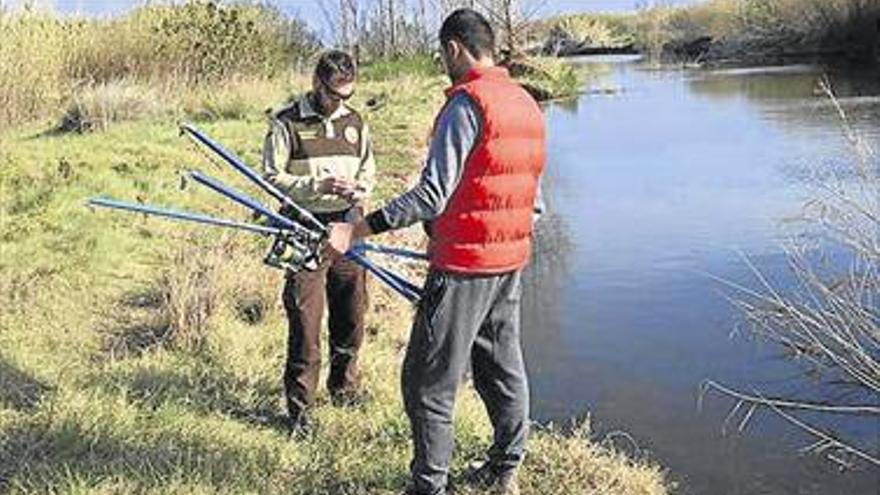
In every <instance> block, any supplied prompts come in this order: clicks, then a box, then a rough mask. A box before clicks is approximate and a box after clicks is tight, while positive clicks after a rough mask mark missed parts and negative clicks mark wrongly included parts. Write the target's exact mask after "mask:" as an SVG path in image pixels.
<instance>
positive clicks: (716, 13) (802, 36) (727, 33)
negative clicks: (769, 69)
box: [637, 0, 880, 62]
mask: <svg viewBox="0 0 880 495" xmlns="http://www.w3.org/2000/svg"><path fill="white" fill-rule="evenodd" d="M638 17H639V19H638V21H637V30H638V32H639V33H641V34H640V38H641V39H642V40H643V46H645V48H646V49H647V50H649V51H650V52H651V53H654V54H662V55H665V56H667V57H675V58H691V59H694V58H700V59H706V60H725V61H731V62H751V61H754V62H765V61H767V62H773V61H775V60H780V59H783V58H785V57H799V56H800V57H821V56H827V57H846V58H852V59H859V60H866V61H872V60H873V61H876V60H877V59H878V56H880V45H878V44H880V27H878V26H877V20H878V18H880V4H878V3H877V2H874V1H873V0H817V1H813V2H803V1H800V0H744V1H737V0H709V1H707V2H705V3H702V4H698V5H695V6H692V7H688V8H680V9H670V8H657V9H650V10H646V11H644V12H642V13H640V15H639V16H638Z"/></svg>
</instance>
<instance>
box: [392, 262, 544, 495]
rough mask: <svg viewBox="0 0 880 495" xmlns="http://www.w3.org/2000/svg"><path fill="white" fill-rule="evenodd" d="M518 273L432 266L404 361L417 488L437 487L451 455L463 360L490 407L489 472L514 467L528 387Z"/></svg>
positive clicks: (521, 445)
mask: <svg viewBox="0 0 880 495" xmlns="http://www.w3.org/2000/svg"><path fill="white" fill-rule="evenodd" d="M521 292H522V286H521V278H520V272H519V271H516V272H511V273H506V274H502V275H492V276H468V275H458V274H452V273H445V272H439V271H435V270H431V271H430V272H429V274H428V278H427V281H426V282H425V293H424V296H423V299H422V302H421V303H420V305H419V308H418V311H417V313H416V318H415V322H414V323H413V328H412V334H411V336H410V341H409V346H408V347H407V350H406V358H405V359H404V363H403V377H402V388H403V400H404V406H405V407H406V413H407V415H408V416H409V420H410V424H411V426H412V438H413V447H414V457H413V461H412V464H411V470H412V478H413V483H414V485H415V489H416V490H417V493H424V494H430V495H433V494H440V493H444V490H445V488H446V483H447V476H448V471H449V462H450V459H451V457H452V451H453V443H454V431H453V425H452V413H453V407H454V405H455V396H456V392H457V390H458V385H459V383H460V382H461V380H462V377H463V375H464V373H465V370H466V369H467V365H468V363H469V362H470V364H471V369H472V372H473V380H474V386H475V388H476V389H477V392H478V393H479V394H480V397H481V398H482V400H483V403H484V404H485V406H486V411H487V412H488V414H489V419H490V421H491V423H492V426H493V428H494V441H493V444H492V447H491V448H490V449H489V461H490V463H491V465H492V467H493V469H494V470H495V471H496V472H503V471H505V470H508V469H514V468H516V467H517V466H519V464H520V462H521V461H522V458H523V455H524V453H525V444H526V436H527V434H528V416H529V391H528V384H527V381H526V371H525V365H524V363H523V357H522V349H521V347H520V314H519V311H520V300H521V297H520V295H521Z"/></svg>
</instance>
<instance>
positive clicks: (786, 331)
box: [698, 78, 880, 467]
mask: <svg viewBox="0 0 880 495" xmlns="http://www.w3.org/2000/svg"><path fill="white" fill-rule="evenodd" d="M818 87H819V89H821V91H823V92H824V93H825V95H826V96H827V97H828V98H829V99H830V100H831V101H832V103H833V105H834V108H835V111H836V113H837V115H838V116H839V118H840V123H841V128H842V132H843V134H844V137H845V139H846V141H847V143H848V145H849V147H850V152H851V155H852V159H851V160H850V161H851V164H852V168H853V170H851V171H849V172H848V173H847V172H846V171H844V172H841V171H838V170H835V169H834V168H832V167H828V168H827V169H822V168H819V167H817V169H816V170H815V171H814V174H813V175H814V179H815V181H816V187H815V194H814V196H815V197H814V198H813V199H812V200H810V201H809V202H807V204H806V205H805V206H804V209H803V213H802V216H801V218H800V219H799V220H798V223H799V225H800V226H801V229H800V231H799V232H798V233H797V234H796V235H794V236H793V237H792V238H791V239H790V240H789V241H788V242H787V244H786V246H785V253H786V256H787V258H788V267H789V270H790V272H791V273H792V274H793V276H794V282H795V284H794V285H793V290H790V291H786V292H783V291H781V290H780V289H778V288H777V287H775V286H774V284H773V283H771V281H770V280H769V279H768V277H767V276H765V274H764V273H762V271H761V270H760V269H759V268H758V267H756V266H755V265H754V264H753V263H752V262H751V261H750V260H749V259H748V257H744V261H745V263H746V264H747V265H748V266H749V268H750V269H751V270H752V273H753V274H754V276H755V278H756V279H757V281H758V284H759V286H760V287H759V288H758V289H752V288H748V287H746V286H745V285H743V284H737V283H734V282H731V281H728V280H723V279H720V278H717V277H713V278H715V280H718V281H720V282H721V283H723V284H724V285H725V286H726V287H728V288H729V289H731V290H732V291H733V292H734V294H735V295H734V296H731V297H729V299H730V300H731V302H732V303H733V304H734V305H735V306H736V307H737V308H738V309H740V310H741V311H742V314H743V315H744V317H745V320H746V321H747V322H748V324H749V326H750V329H751V332H752V333H753V334H754V335H756V336H758V337H760V338H763V339H766V340H768V341H769V342H771V343H773V344H775V345H776V346H778V347H779V348H781V349H782V350H784V351H785V352H786V353H787V355H788V356H790V357H791V359H792V360H793V361H795V362H797V363H799V364H800V365H801V366H802V367H803V368H804V371H805V372H806V375H807V376H810V377H811V378H814V379H815V380H814V381H813V382H812V383H811V386H812V389H813V390H812V391H811V393H815V394H821V393H822V392H826V391H828V390H832V391H835V390H840V389H841V388H842V387H849V389H850V390H853V391H855V393H856V395H857V396H858V397H859V400H858V402H855V403H853V402H849V401H846V402H847V403H844V401H843V399H842V398H841V397H840V396H838V397H836V398H835V399H834V400H830V401H822V400H815V399H812V400H808V399H804V398H802V397H793V396H787V397H773V398H771V397H768V395H766V394H764V393H762V392H760V391H757V390H755V391H753V392H752V393H745V392H742V391H740V390H735V389H733V388H730V387H728V386H725V385H722V384H720V383H718V382H716V381H713V380H707V381H705V382H704V383H703V384H702V385H701V387H700V393H699V397H698V405H699V406H700V407H701V406H702V403H703V401H704V399H705V396H706V395H707V394H708V393H709V392H710V391H716V392H719V393H721V394H723V395H725V396H727V397H731V398H733V399H735V400H736V403H735V405H734V406H733V407H732V408H731V410H730V411H729V413H728V415H727V418H726V419H725V421H724V425H725V426H724V429H725V430H726V429H727V425H728V424H730V423H731V422H732V421H734V420H738V421H739V424H738V429H739V431H743V430H744V429H745V428H746V427H747V426H748V424H749V423H750V421H751V420H752V418H753V415H754V413H755V412H756V411H757V410H759V409H762V408H763V409H767V410H770V411H772V412H774V413H775V414H777V415H778V416H779V417H781V418H783V419H784V420H786V421H787V422H788V423H790V424H792V425H794V426H796V427H797V428H799V429H800V430H802V431H804V432H806V433H807V434H809V435H810V436H812V437H814V438H815V439H816V442H815V443H814V444H812V445H810V446H808V447H806V448H805V449H803V451H804V452H810V453H814V454H821V455H824V456H826V458H828V459H829V460H832V461H834V462H837V463H838V464H840V465H841V466H844V467H851V466H852V465H853V463H852V462H849V460H851V459H854V458H857V459H860V460H862V461H865V462H868V463H870V464H873V465H875V466H880V446H877V445H873V444H872V445H871V446H869V447H862V446H861V445H860V439H859V438H853V437H851V436H850V437H849V438H847V437H845V436H843V435H841V434H839V433H835V432H830V431H826V430H825V429H823V428H821V427H819V426H816V425H815V424H813V423H811V422H808V421H806V420H805V419H804V418H803V417H802V415H804V414H813V415H819V416H821V417H822V418H826V420H827V421H829V422H830V424H836V425H840V424H841V423H840V421H843V420H844V418H849V419H848V420H869V421H880V308H878V303H880V163H877V160H876V155H875V153H874V151H873V149H872V148H871V147H870V145H869V144H868V143H867V141H865V139H863V137H862V136H861V135H860V134H859V133H858V131H857V130H856V129H855V128H854V127H853V125H852V122H851V121H850V119H849V118H848V116H847V114H846V112H845V111H844V110H843V107H842V106H841V105H840V102H839V100H838V99H837V97H836V96H835V94H834V92H833V91H832V89H831V84H830V82H829V80H828V79H827V78H822V79H821V80H820V81H819V82H818ZM840 259H843V260H844V261H845V263H843V264H841V263H840V262H839V261H838V262H837V263H836V264H835V263H834V261H835V260H840ZM790 395H792V394H790Z"/></svg>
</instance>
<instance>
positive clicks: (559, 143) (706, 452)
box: [523, 57, 880, 495]
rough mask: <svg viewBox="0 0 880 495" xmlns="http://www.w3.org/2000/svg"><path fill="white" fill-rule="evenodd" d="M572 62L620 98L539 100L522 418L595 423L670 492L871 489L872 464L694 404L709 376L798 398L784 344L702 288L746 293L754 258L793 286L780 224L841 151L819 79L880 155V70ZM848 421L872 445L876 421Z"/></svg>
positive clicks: (841, 161)
mask: <svg viewBox="0 0 880 495" xmlns="http://www.w3.org/2000/svg"><path fill="white" fill-rule="evenodd" d="M577 63H579V64H585V68H586V69H587V70H589V71H590V72H592V73H597V74H599V76H597V77H598V79H597V80H596V81H595V82H594V83H592V84H593V86H594V87H595V86H599V87H603V88H611V89H612V91H609V92H605V91H598V92H595V91H591V92H588V93H587V94H584V95H582V96H581V97H579V98H576V99H573V100H570V101H564V102H558V103H552V104H549V105H548V106H547V109H546V112H547V119H548V129H549V160H548V162H549V165H548V170H547V174H546V177H545V180H544V194H545V197H546V198H547V203H548V210H547V213H546V214H545V216H544V219H543V220H542V225H541V228H540V236H539V240H538V242H537V246H536V258H535V261H534V263H533V264H532V266H531V267H530V269H529V270H528V272H527V277H526V289H525V300H524V304H523V322H524V323H523V325H524V326H523V334H524V335H523V341H524V348H525V352H526V360H527V365H528V368H529V372H530V378H531V389H532V405H533V406H532V407H533V417H534V418H535V419H536V420H538V421H539V422H542V423H547V422H554V423H556V424H559V425H562V426H565V425H569V424H570V422H571V421H572V418H585V417H589V418H590V421H591V424H592V428H593V435H594V436H595V437H596V438H599V439H602V438H609V439H610V438H614V439H615V440H614V442H615V444H616V445H619V446H620V447H621V448H624V449H627V450H628V451H630V452H632V453H635V454H638V455H645V456H647V457H649V458H651V459H653V460H655V461H657V462H659V463H660V464H662V465H663V466H664V467H667V468H668V469H669V470H670V473H671V476H672V477H673V479H675V480H676V481H677V482H678V483H679V485H680V488H679V490H678V492H680V493H688V494H691V493H692V494H700V495H703V494H710V495H728V494H731V495H732V494H743V495H745V494H749V495H756V494H799V495H811V494H835V495H836V494H852V495H861V494H865V495H869V494H876V493H878V491H880V488H878V486H880V469H877V468H872V467H869V466H867V465H861V466H858V467H857V468H855V469H853V470H850V471H846V472H840V471H839V470H838V469H837V468H836V467H835V465H834V464H832V463H830V462H828V461H825V460H821V459H818V458H816V457H815V456H806V455H801V454H799V453H798V449H799V448H801V447H804V446H806V445H809V444H810V443H811V441H810V440H809V439H808V438H807V437H806V436H805V435H803V434H801V433H800V432H799V431H798V430H796V429H795V428H794V427H792V426H791V425H789V424H787V423H785V422H784V421H782V420H781V419H779V418H778V417H775V416H774V415H773V414H771V413H768V412H758V413H757V414H756V416H755V417H753V418H752V419H751V421H750V422H749V424H748V427H747V428H746V429H745V431H743V432H741V433H740V432H735V433H731V432H730V431H729V430H730V429H733V430H736V428H735V427H734V428H728V431H727V433H726V434H725V433H723V431H722V430H723V428H722V426H723V424H724V420H725V417H726V415H727V413H728V412H729V411H730V409H731V408H732V407H733V406H734V401H733V400H731V399H729V398H726V397H723V396H720V395H718V394H714V395H709V396H707V397H706V399H705V401H704V406H703V408H702V409H698V407H697V397H698V395H699V394H698V390H699V386H700V383H701V382H702V381H703V380H706V379H713V380H718V381H720V382H723V383H725V384H727V385H731V386H734V387H737V388H740V389H743V390H746V391H751V390H761V391H764V392H766V393H771V392H772V393H783V392H794V393H797V392H798V391H799V390H801V389H803V388H804V387H809V382H807V381H805V380H804V379H803V376H802V374H801V373H800V372H799V369H800V368H797V367H796V366H795V365H793V364H792V363H791V362H789V361H788V360H787V359H783V358H781V357H780V355H779V352H778V349H775V348H774V347H772V346H769V345H766V344H763V345H762V344H761V343H760V342H758V341H756V340H755V339H752V338H750V336H749V333H748V332H747V331H745V329H744V328H743V327H742V325H740V323H741V322H742V318H741V315H740V314H739V313H738V312H737V310H736V309H735V308H734V307H733V306H732V305H731V303H730V302H729V301H728V299H727V296H729V295H732V293H731V291H730V290H728V289H726V288H725V287H724V286H723V285H722V284H720V283H719V282H718V281H717V280H716V279H715V278H714V277H718V278H722V279H725V280H731V281H735V282H738V283H742V284H744V285H746V286H749V287H757V281H756V280H755V278H754V276H753V275H752V273H751V271H750V269H749V267H748V263H746V261H745V259H746V257H747V258H748V259H749V260H750V261H751V262H752V263H754V264H755V265H756V266H757V267H758V268H759V269H760V270H761V271H762V272H764V273H766V274H767V275H768V277H770V278H771V279H772V280H774V281H778V283H779V284H781V286H783V287H785V286H786V284H787V282H786V280H787V279H786V273H787V270H786V257H785V253H784V251H783V248H782V245H783V242H784V241H785V240H786V239H787V237H788V235H789V234H790V231H789V230H788V228H787V227H786V226H787V224H786V222H785V220H786V219H789V218H791V217H793V216H796V215H798V213H799V212H800V211H801V208H802V206H803V205H804V203H805V201H807V200H808V199H809V198H810V195H811V194H813V192H814V189H813V184H812V182H811V179H810V178H811V177H814V176H816V174H815V173H814V172H815V171H817V170H823V169H830V168H845V167H847V166H848V164H847V161H848V157H849V156H852V154H851V153H850V150H849V145H848V143H847V140H846V139H845V137H844V135H843V133H842V131H841V126H840V121H839V118H838V116H837V114H836V112H835V111H834V108H833V107H832V105H831V103H830V101H829V100H828V99H827V98H825V97H824V96H823V95H822V94H821V92H820V91H819V90H818V87H817V81H818V80H819V78H820V76H821V75H822V74H823V73H828V74H829V77H830V79H831V81H832V83H833V86H834V87H835V90H836V91H837V93H838V95H839V98H840V102H841V105H842V106H843V108H844V109H845V110H846V111H847V112H848V113H849V116H850V119H851V121H852V122H853V125H854V127H855V128H856V129H857V130H858V131H859V132H860V133H861V134H862V135H863V137H864V138H865V139H866V140H867V141H868V142H869V143H871V145H872V146H873V147H874V149H875V150H878V151H880V72H877V71H876V70H867V69H864V70H838V69H828V68H823V67H819V66H816V65H794V66H787V67H766V68H750V69H727V70H668V69H667V70H652V69H650V68H648V67H647V66H645V65H644V64H643V63H642V62H640V61H639V60H638V59H637V58H634V57H597V58H589V59H583V60H580V61H578V62H577ZM737 328H740V331H739V332H735V330H736V329H737ZM873 400H877V398H876V397H873ZM844 428H846V429H848V430H849V433H850V434H853V435H856V437H857V438H859V441H860V442H863V443H867V444H868V445H870V444H872V443H874V442H875V441H876V442H880V426H878V425H877V424H876V423H869V424H867V425H865V424H846V425H844ZM616 431H623V432H626V433H627V435H628V436H629V437H630V439H627V438H626V436H624V435H610V434H611V433H612V432H616Z"/></svg>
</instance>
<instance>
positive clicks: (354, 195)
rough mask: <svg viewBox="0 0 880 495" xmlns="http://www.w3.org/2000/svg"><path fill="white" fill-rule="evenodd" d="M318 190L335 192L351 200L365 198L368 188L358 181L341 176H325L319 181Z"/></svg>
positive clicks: (328, 192) (329, 192)
mask: <svg viewBox="0 0 880 495" xmlns="http://www.w3.org/2000/svg"><path fill="white" fill-rule="evenodd" d="M318 192H319V193H322V194H335V195H337V196H340V197H342V198H345V199H347V200H349V201H356V200H360V199H363V198H364V197H365V196H366V190H365V189H364V188H363V187H362V186H360V185H359V184H358V183H357V182H354V181H350V180H348V179H343V178H340V177H325V178H323V179H321V180H320V181H319V182H318Z"/></svg>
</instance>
